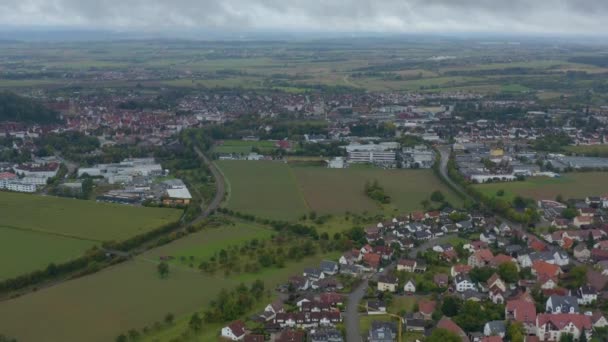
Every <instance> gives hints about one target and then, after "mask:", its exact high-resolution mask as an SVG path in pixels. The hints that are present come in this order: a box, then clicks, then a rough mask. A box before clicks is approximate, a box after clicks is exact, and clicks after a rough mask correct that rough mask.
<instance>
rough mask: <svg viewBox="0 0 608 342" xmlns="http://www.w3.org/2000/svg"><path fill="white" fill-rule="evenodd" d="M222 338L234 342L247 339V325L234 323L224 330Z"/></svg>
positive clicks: (238, 322)
mask: <svg viewBox="0 0 608 342" xmlns="http://www.w3.org/2000/svg"><path fill="white" fill-rule="evenodd" d="M222 337H223V338H227V339H230V340H232V341H240V340H242V339H244V338H245V324H244V323H243V322H241V321H234V322H232V323H230V324H229V325H227V326H225V327H223V328H222Z"/></svg>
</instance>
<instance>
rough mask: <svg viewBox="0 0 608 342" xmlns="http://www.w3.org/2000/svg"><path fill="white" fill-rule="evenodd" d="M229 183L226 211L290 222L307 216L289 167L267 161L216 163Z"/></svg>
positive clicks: (227, 161)
mask: <svg viewBox="0 0 608 342" xmlns="http://www.w3.org/2000/svg"><path fill="white" fill-rule="evenodd" d="M217 164H218V165H219V167H220V169H221V170H222V173H223V174H224V176H225V177H226V178H227V182H228V184H229V186H228V189H229V192H230V194H229V196H228V200H227V203H226V206H227V207H228V208H229V209H232V210H236V211H240V212H246V213H250V214H254V215H259V216H260V217H264V218H274V219H282V220H290V219H294V218H297V217H299V216H301V215H303V214H306V213H308V211H309V208H308V206H307V205H306V202H305V201H304V198H303V197H302V195H301V194H300V192H299V191H298V188H297V186H296V179H295V176H294V174H293V172H292V170H291V168H290V167H289V165H287V164H285V163H281V162H267V161H233V160H225V161H219V162H218V163H217Z"/></svg>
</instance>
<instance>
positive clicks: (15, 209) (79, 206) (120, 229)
mask: <svg viewBox="0 0 608 342" xmlns="http://www.w3.org/2000/svg"><path fill="white" fill-rule="evenodd" d="M181 214H182V211H181V210H175V209H158V208H139V207H132V206H126V205H118V204H106V203H96V202H93V201H82V200H75V199H69V198H59V197H50V196H38V195H27V194H18V193H9V192H0V217H2V226H5V227H10V228H13V229H21V230H27V231H35V232H39V233H41V234H51V235H61V236H68V237H76V238H80V239H85V240H91V241H110V240H115V241H120V240H124V239H127V238H129V237H132V236H135V235H138V234H141V233H144V232H147V231H150V230H152V229H155V228H158V227H160V226H162V225H164V224H168V223H171V222H175V221H177V220H178V219H179V217H180V216H181Z"/></svg>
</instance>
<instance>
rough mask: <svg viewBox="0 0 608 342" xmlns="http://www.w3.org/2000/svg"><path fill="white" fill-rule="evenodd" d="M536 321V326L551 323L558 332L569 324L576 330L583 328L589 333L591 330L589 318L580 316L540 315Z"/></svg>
mask: <svg viewBox="0 0 608 342" xmlns="http://www.w3.org/2000/svg"><path fill="white" fill-rule="evenodd" d="M536 319H537V321H538V326H543V325H545V324H546V323H547V322H551V323H552V324H553V325H555V326H556V327H557V329H559V330H562V329H563V328H564V327H565V326H567V325H568V324H570V323H572V324H574V326H576V328H577V329H578V330H582V329H583V328H584V329H586V330H587V331H589V330H590V329H591V317H589V316H585V315H581V314H540V315H538V317H537V318H536Z"/></svg>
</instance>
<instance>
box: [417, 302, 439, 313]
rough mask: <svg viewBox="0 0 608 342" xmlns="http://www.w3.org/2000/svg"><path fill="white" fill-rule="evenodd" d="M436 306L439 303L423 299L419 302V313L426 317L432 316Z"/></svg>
mask: <svg viewBox="0 0 608 342" xmlns="http://www.w3.org/2000/svg"><path fill="white" fill-rule="evenodd" d="M436 306H437V303H436V302H435V301H432V300H424V299H421V300H420V301H419V302H418V311H420V312H421V313H422V314H424V315H432V314H433V311H435V307H436Z"/></svg>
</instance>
